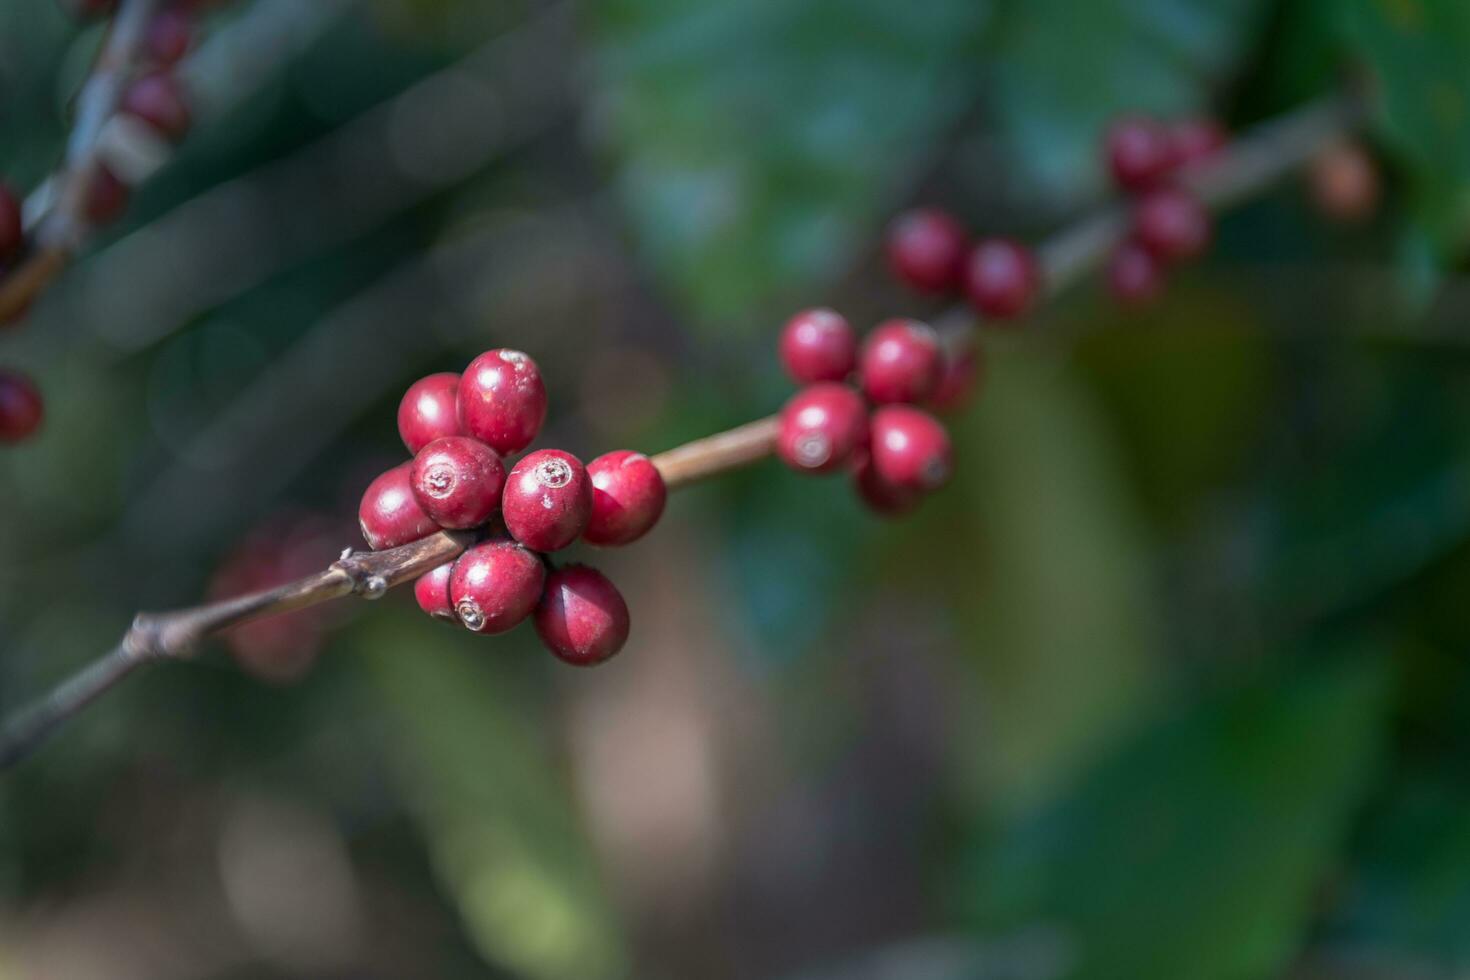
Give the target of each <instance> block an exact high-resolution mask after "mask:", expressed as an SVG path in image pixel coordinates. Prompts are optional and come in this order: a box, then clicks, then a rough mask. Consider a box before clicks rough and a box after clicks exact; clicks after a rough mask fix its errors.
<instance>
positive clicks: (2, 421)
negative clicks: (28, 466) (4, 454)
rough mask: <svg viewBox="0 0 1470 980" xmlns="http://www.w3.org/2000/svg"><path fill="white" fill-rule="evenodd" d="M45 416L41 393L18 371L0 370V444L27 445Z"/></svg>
mask: <svg viewBox="0 0 1470 980" xmlns="http://www.w3.org/2000/svg"><path fill="white" fill-rule="evenodd" d="M45 415H46V408H45V403H44V402H43V401H42V400H41V392H40V391H39V390H38V389H37V388H36V386H35V384H33V383H32V382H31V379H30V378H28V377H26V376H25V375H23V374H21V373H20V372H18V371H6V370H0V443H17V442H24V441H25V440H26V439H29V438H30V437H31V436H32V435H34V434H35V432H36V430H37V429H38V428H40V427H41V420H42V419H43V418H44V417H45Z"/></svg>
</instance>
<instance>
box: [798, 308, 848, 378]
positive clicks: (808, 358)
mask: <svg viewBox="0 0 1470 980" xmlns="http://www.w3.org/2000/svg"><path fill="white" fill-rule="evenodd" d="M780 351H781V363H782V364H784V365H785V367H786V373H787V374H789V375H790V376H791V379H792V380H793V381H795V382H796V383H797V384H812V383H813V382H816V381H841V380H842V379H844V378H846V377H847V376H848V375H849V374H851V373H852V369H853V367H855V366H856V364H857V334H856V333H854V332H853V329H852V324H850V323H848V322H847V318H846V317H844V316H843V315H842V314H841V313H838V312H836V311H835V310H825V309H822V310H804V311H802V312H801V313H798V314H796V316H794V317H792V318H791V319H790V320H788V321H787V323H786V327H785V329H783V330H782V331H781V342H780Z"/></svg>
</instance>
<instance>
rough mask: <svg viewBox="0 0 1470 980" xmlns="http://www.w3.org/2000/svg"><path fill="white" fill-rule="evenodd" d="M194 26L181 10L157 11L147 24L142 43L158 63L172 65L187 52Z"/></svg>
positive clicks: (191, 41)
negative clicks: (146, 31) (145, 34)
mask: <svg viewBox="0 0 1470 980" xmlns="http://www.w3.org/2000/svg"><path fill="white" fill-rule="evenodd" d="M193 41H194V26H193V22H192V21H191V20H190V19H189V15H188V14H186V13H184V11H182V10H178V9H169V10H162V11H159V12H158V13H157V14H155V15H154V17H153V20H152V21H151V22H150V23H149V24H148V34H147V36H146V38H145V39H144V44H145V46H146V47H147V50H148V56H149V57H150V58H152V59H153V60H154V61H155V62H157V63H158V64H160V65H172V64H174V63H175V62H177V61H178V60H179V59H180V58H182V57H183V56H184V55H186V54H188V52H189V45H190V44H192V43H193Z"/></svg>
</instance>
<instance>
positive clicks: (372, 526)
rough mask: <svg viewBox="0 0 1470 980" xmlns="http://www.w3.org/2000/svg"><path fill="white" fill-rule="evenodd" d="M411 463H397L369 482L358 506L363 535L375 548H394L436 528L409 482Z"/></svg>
mask: <svg viewBox="0 0 1470 980" xmlns="http://www.w3.org/2000/svg"><path fill="white" fill-rule="evenodd" d="M412 469H413V464H412V463H400V464H399V465H397V466H395V467H393V468H392V469H391V470H389V471H388V472H386V473H384V474H383V475H381V476H379V477H378V478H377V479H376V480H374V481H373V482H372V483H369V484H368V488H367V491H366V492H365V493H364V494H363V495H362V504H361V505H360V506H359V507H358V508H357V522H358V524H359V525H360V526H361V527H362V536H363V538H364V539H365V540H366V541H367V543H368V547H369V548H371V549H373V550H374V551H382V550H383V549H384V548H396V547H398V546H399V545H401V544H408V543H409V542H410V541H417V540H418V539H419V538H422V537H427V536H428V535H430V534H433V533H434V532H435V531H437V530H438V529H439V526H438V525H437V524H435V523H434V519H433V518H432V517H430V516H429V515H428V514H425V513H424V509H423V508H422V507H420V506H419V504H418V501H417V500H415V499H414V497H413V490H412V488H411V487H410V486H409V476H410V473H411V471H412Z"/></svg>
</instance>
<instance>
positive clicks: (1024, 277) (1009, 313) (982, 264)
mask: <svg viewBox="0 0 1470 980" xmlns="http://www.w3.org/2000/svg"><path fill="white" fill-rule="evenodd" d="M1040 286H1041V269H1040V268H1039V267H1038V266H1037V264H1036V258H1035V256H1033V255H1032V254H1031V250H1030V249H1028V248H1027V247H1026V246H1024V245H1022V244H1021V243H1019V242H1014V241H1011V240H1010V239H1007V238H991V239H986V240H985V241H982V242H981V243H980V244H978V245H976V246H975V247H974V248H973V249H971V251H970V257H969V258H968V259H967V260H966V262H965V293H966V294H967V295H968V296H969V297H970V303H971V304H972V305H973V306H974V307H975V309H977V310H979V311H980V312H981V313H982V314H984V315H985V316H988V317H993V318H995V319H1010V318H1012V317H1018V316H1020V315H1021V314H1022V313H1025V312H1026V310H1027V309H1029V308H1030V306H1031V302H1032V300H1033V299H1035V297H1036V292H1037V290H1038V289H1039V288H1040Z"/></svg>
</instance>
